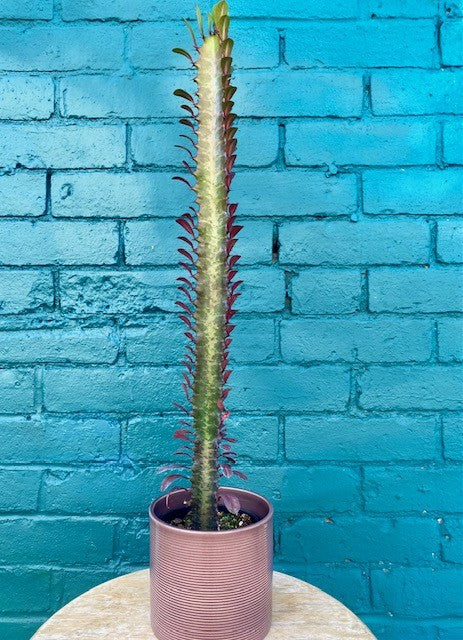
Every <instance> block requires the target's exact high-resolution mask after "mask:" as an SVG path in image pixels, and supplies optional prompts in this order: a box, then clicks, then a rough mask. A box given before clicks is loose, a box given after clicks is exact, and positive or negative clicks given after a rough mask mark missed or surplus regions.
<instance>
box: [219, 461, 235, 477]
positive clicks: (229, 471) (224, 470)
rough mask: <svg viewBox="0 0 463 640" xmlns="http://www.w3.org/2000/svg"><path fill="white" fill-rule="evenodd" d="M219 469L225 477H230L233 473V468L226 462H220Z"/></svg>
mask: <svg viewBox="0 0 463 640" xmlns="http://www.w3.org/2000/svg"><path fill="white" fill-rule="evenodd" d="M220 469H221V471H222V473H223V475H224V477H225V478H231V477H232V475H233V470H232V468H231V466H230V465H229V464H227V463H224V464H221V465H220Z"/></svg>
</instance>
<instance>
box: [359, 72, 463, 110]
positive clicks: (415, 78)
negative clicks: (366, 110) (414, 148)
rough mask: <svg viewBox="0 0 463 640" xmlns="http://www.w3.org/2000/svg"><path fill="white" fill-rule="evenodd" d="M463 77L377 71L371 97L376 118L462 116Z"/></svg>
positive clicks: (372, 84) (443, 73)
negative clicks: (387, 116) (437, 115)
mask: <svg viewBox="0 0 463 640" xmlns="http://www.w3.org/2000/svg"><path fill="white" fill-rule="evenodd" d="M462 79H463V77H462V74H461V73H460V72H459V71H450V70H445V69H441V70H439V71H433V70H424V69H406V70H405V69H403V70H389V69H388V70H387V71H386V70H384V71H375V72H374V73H373V75H372V78H371V95H372V103H373V112H374V114H375V115H402V114H404V115H408V114H409V115H421V114H423V115H424V114H433V113H455V114H458V113H462V112H463V97H462V91H461V85H462Z"/></svg>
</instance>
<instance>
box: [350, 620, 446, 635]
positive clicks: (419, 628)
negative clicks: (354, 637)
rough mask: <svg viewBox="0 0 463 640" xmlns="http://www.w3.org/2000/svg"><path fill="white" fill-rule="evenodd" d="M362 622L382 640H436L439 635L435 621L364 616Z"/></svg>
mask: <svg viewBox="0 0 463 640" xmlns="http://www.w3.org/2000/svg"><path fill="white" fill-rule="evenodd" d="M362 621H363V622H364V623H365V624H366V625H367V626H368V628H369V629H371V631H372V632H373V633H374V634H375V638H381V640H403V638H407V640H436V637H437V636H436V634H437V633H438V631H437V627H436V626H435V622H436V621H435V620H432V621H428V620H419V621H414V620H413V621H411V620H406V619H403V618H397V619H395V618H394V617H391V616H387V615H386V616H378V615H363V616H362Z"/></svg>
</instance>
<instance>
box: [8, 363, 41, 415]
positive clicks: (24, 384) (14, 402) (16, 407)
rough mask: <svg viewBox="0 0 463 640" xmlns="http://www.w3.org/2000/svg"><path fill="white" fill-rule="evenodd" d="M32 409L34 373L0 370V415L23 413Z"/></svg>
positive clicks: (20, 370)
mask: <svg viewBox="0 0 463 640" xmlns="http://www.w3.org/2000/svg"><path fill="white" fill-rule="evenodd" d="M33 408H34V372H33V371H30V370H22V369H0V413H23V412H27V411H32V410H33Z"/></svg>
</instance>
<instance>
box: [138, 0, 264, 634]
mask: <svg viewBox="0 0 463 640" xmlns="http://www.w3.org/2000/svg"><path fill="white" fill-rule="evenodd" d="M197 14H198V24H199V37H198V39H196V38H195V35H194V32H193V29H192V28H191V26H190V25H188V27H189V29H190V32H191V35H192V38H193V45H194V49H195V57H196V59H194V58H193V56H190V54H189V53H188V52H187V51H185V50H183V49H174V51H176V52H177V53H179V54H181V55H183V56H186V57H187V58H188V59H189V60H190V62H191V64H192V66H193V68H194V70H195V82H196V85H197V91H196V94H195V96H194V97H193V96H191V95H190V94H188V93H187V92H186V91H183V90H181V89H179V90H177V91H176V92H175V94H176V95H177V96H179V97H181V98H183V99H184V101H185V104H183V105H182V107H183V109H184V110H185V111H186V112H187V116H188V117H187V118H184V119H182V120H181V122H182V123H183V124H185V125H186V126H187V127H188V128H189V129H190V131H189V135H185V136H183V137H184V138H186V139H187V143H188V144H187V146H184V147H183V148H185V149H186V151H187V153H188V156H189V159H188V161H185V162H184V163H183V164H184V166H185V168H186V169H187V171H188V172H189V173H190V174H191V180H190V181H189V180H186V179H185V178H183V177H179V178H178V179H179V180H183V181H184V182H186V183H187V184H188V186H189V187H190V188H191V189H192V190H193V192H194V193H195V198H192V200H194V204H192V206H191V207H190V210H189V212H187V213H184V214H183V215H182V216H181V217H180V218H179V219H178V221H177V222H178V223H179V225H180V226H181V228H182V235H181V236H180V239H181V240H182V241H183V243H184V245H185V246H184V247H182V248H180V249H179V252H180V254H181V256H182V262H180V264H181V265H182V266H183V267H184V268H185V270H186V273H185V276H182V277H180V278H179V281H180V286H179V290H180V291H181V293H182V300H181V301H179V302H178V303H177V304H178V305H179V307H180V309H181V315H180V318H181V319H182V320H183V322H184V323H185V325H186V332H185V335H186V337H187V338H188V341H189V343H188V345H187V347H186V349H187V352H186V356H185V360H184V365H185V372H184V374H183V378H184V381H183V383H182V386H183V390H184V392H185V396H186V403H185V405H180V404H177V405H176V406H177V407H178V408H179V409H180V410H181V412H182V414H183V415H182V419H181V420H180V422H181V427H180V428H179V429H178V430H177V431H176V432H175V434H174V437H175V438H177V439H179V440H180V441H181V446H180V449H179V450H178V452H177V454H178V456H179V463H178V464H173V465H167V466H166V467H163V468H162V469H161V471H162V472H166V473H168V475H167V476H166V477H165V478H164V480H163V482H162V485H161V490H162V491H165V490H167V489H168V488H171V489H172V486H175V485H176V484H178V483H179V482H180V483H181V484H182V485H186V486H184V487H182V488H177V489H174V490H171V492H170V493H169V494H168V495H164V496H163V497H161V498H159V499H158V500H157V501H155V502H154V503H153V504H152V505H151V507H150V526H151V563H150V564H151V596H152V597H151V619H152V627H153V631H154V633H155V635H156V637H157V638H158V640H185V639H186V638H191V639H192V640H262V639H263V638H264V637H265V636H266V635H267V633H268V631H269V629H270V626H271V607H272V549H273V527H272V517H273V510H272V507H271V505H270V504H269V502H268V501H267V500H266V499H265V498H263V497H261V496H259V495H257V494H254V493H251V492H249V491H243V490H239V489H231V488H226V489H224V488H222V487H220V486H219V482H220V478H221V477H225V478H230V477H232V476H234V475H235V476H238V477H240V478H245V476H244V474H242V473H241V472H240V471H237V470H236V469H235V463H236V454H235V452H234V451H233V443H234V442H236V441H235V440H234V439H233V438H231V437H230V436H229V435H228V433H227V419H228V416H229V412H228V411H226V408H225V401H226V398H227V395H228V393H229V390H230V388H229V387H228V386H227V385H228V379H229V376H230V369H229V364H228V359H229V349H230V344H231V334H232V331H233V328H234V326H233V324H232V319H233V316H234V315H235V309H234V304H235V302H236V299H237V298H238V296H239V291H238V288H239V286H240V284H241V281H240V280H237V279H236V276H237V270H236V265H237V261H238V259H239V256H237V255H235V254H234V252H233V248H234V245H235V243H236V241H237V234H238V232H239V231H240V229H241V227H240V226H238V225H237V224H236V216H235V214H236V208H237V205H236V204H231V203H230V202H229V192H230V186H231V183H232V179H233V175H234V174H233V165H234V162H235V159H236V155H235V149H236V138H235V134H236V127H235V126H234V120H235V115H234V114H233V113H232V108H233V104H234V103H233V100H232V99H233V95H234V92H235V87H233V86H232V85H231V67H232V58H231V53H232V48H233V41H232V40H231V39H230V38H229V36H228V31H229V25H230V17H229V12H228V5H227V3H226V2H219V3H218V4H216V5H215V6H214V8H213V9H212V12H211V13H210V15H209V19H208V27H207V33H205V30H204V26H203V20H202V16H201V14H200V12H199V10H197ZM187 24H188V23H187ZM191 130H192V131H191ZM190 144H191V145H192V146H191V148H190V147H189V146H188V145H190ZM183 461H186V462H183Z"/></svg>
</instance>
